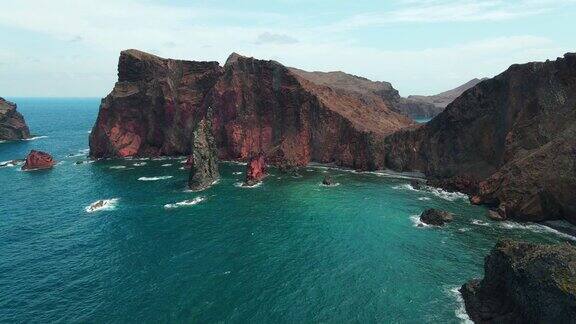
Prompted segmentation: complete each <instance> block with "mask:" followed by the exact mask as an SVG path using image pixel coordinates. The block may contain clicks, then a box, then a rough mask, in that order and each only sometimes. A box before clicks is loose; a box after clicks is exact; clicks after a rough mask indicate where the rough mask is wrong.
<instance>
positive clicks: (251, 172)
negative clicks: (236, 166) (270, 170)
mask: <svg viewBox="0 0 576 324" xmlns="http://www.w3.org/2000/svg"><path fill="white" fill-rule="evenodd" d="M264 177H266V159H265V158H264V154H262V153H259V154H257V155H255V156H253V157H251V158H250V160H249V161H248V164H247V165H246V180H245V181H244V184H243V185H244V186H253V185H255V184H257V183H258V182H260V181H262V179H264Z"/></svg>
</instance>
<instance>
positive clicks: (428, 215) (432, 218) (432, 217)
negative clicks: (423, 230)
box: [420, 208, 454, 226]
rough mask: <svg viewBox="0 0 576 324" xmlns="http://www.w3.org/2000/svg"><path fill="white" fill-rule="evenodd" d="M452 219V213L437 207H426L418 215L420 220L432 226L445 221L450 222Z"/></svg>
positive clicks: (442, 223)
mask: <svg viewBox="0 0 576 324" xmlns="http://www.w3.org/2000/svg"><path fill="white" fill-rule="evenodd" d="M453 219H454V216H453V215H452V213H449V212H447V211H443V210H438V209H433V208H431V209H426V210H425V211H424V212H423V213H422V215H420V221H421V222H422V223H425V224H428V225H434V226H442V225H444V224H446V223H449V222H451V221H452V220H453Z"/></svg>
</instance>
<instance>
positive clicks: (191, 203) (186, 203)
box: [164, 197, 206, 209]
mask: <svg viewBox="0 0 576 324" xmlns="http://www.w3.org/2000/svg"><path fill="white" fill-rule="evenodd" d="M204 200H206V198H204V197H196V198H194V199H187V200H183V201H179V202H177V203H173V204H166V205H164V208H165V209H174V208H180V207H190V206H194V205H197V204H199V203H201V202H203V201H204Z"/></svg>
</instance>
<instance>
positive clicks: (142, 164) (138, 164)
mask: <svg viewBox="0 0 576 324" xmlns="http://www.w3.org/2000/svg"><path fill="white" fill-rule="evenodd" d="M132 165H133V166H136V167H139V166H144V165H146V162H140V163H134V164H132Z"/></svg>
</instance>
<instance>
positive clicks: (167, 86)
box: [90, 50, 222, 158]
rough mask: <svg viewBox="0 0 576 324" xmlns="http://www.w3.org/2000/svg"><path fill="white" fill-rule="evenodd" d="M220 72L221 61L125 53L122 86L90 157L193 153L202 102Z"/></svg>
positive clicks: (106, 109)
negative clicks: (195, 60) (186, 59)
mask: <svg viewBox="0 0 576 324" xmlns="http://www.w3.org/2000/svg"><path fill="white" fill-rule="evenodd" d="M221 74H222V68H221V67H220V66H219V65H218V62H191V61H181V60H171V59H163V58H160V57H157V56H154V55H151V54H147V53H144V52H140V51H137V50H127V51H122V53H121V54H120V60H119V62H118V82H117V83H116V85H115V86H114V89H113V90H112V92H111V93H110V94H109V95H108V96H107V97H106V98H104V99H103V100H102V103H101V105H100V111H99V113H98V119H97V120H96V124H95V125H94V128H93V129H92V133H91V135H90V156H91V157H94V158H102V157H128V156H159V155H189V154H190V153H191V148H192V140H193V138H192V137H193V133H194V128H195V126H196V124H197V122H198V121H199V120H201V119H202V117H203V116H204V114H205V112H204V111H203V103H204V99H205V97H206V95H207V94H208V92H209V91H210V90H211V89H212V87H213V86H214V84H215V83H216V81H217V80H218V78H219V77H220V75H221Z"/></svg>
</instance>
